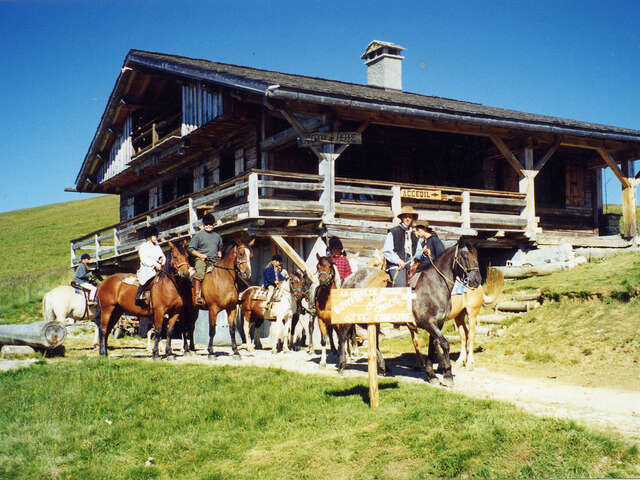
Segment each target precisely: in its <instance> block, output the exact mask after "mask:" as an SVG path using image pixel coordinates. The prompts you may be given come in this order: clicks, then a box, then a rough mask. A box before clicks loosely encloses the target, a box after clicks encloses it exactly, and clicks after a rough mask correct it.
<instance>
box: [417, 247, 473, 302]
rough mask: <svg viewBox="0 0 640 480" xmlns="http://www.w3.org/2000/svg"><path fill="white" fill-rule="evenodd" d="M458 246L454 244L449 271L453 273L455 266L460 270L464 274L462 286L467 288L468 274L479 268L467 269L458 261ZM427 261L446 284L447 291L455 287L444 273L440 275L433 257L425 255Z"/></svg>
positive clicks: (429, 254)
mask: <svg viewBox="0 0 640 480" xmlns="http://www.w3.org/2000/svg"><path fill="white" fill-rule="evenodd" d="M459 247H460V246H459V245H457V244H456V252H455V254H454V256H453V264H452V265H451V271H453V270H454V269H455V267H456V266H458V267H460V269H461V270H462V271H463V272H464V275H463V277H462V279H461V282H462V284H463V285H464V286H465V287H467V285H468V283H469V274H470V273H471V272H473V271H474V270H478V271H480V268H479V267H471V268H467V267H466V266H465V265H464V264H463V263H462V262H461V261H460V255H458V253H459ZM427 255H428V257H429V260H431V265H432V266H433V268H434V269H435V271H436V272H438V274H439V275H440V276H441V277H442V278H443V279H444V281H445V282H446V285H447V288H448V289H449V291H451V290H453V287H454V286H455V281H454V280H452V279H450V278H447V277H446V275H445V274H444V273H442V272H441V271H440V270H439V269H438V267H436V264H435V262H434V259H433V257H432V256H431V253H430V252H429V253H427ZM449 284H451V287H449Z"/></svg>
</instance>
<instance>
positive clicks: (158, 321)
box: [96, 242, 190, 358]
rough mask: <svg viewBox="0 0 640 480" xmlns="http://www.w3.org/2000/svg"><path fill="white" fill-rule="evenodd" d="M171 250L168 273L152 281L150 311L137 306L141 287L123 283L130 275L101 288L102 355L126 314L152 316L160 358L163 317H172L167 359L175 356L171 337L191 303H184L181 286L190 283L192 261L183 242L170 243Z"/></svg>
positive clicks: (155, 348) (98, 319)
mask: <svg viewBox="0 0 640 480" xmlns="http://www.w3.org/2000/svg"><path fill="white" fill-rule="evenodd" d="M185 243H186V242H185ZM169 247H170V249H171V250H170V251H169V254H168V255H167V262H166V266H165V270H164V271H162V272H159V273H158V274H157V275H156V277H155V278H154V280H153V282H152V286H151V300H150V305H149V307H148V308H142V307H139V306H138V305H136V303H135V297H136V290H137V288H138V287H137V285H131V284H130V283H126V282H125V281H124V280H125V279H126V278H128V277H131V276H132V275H131V274H129V273H116V274H115V275H112V276H111V277H109V278H107V279H106V280H105V281H103V282H102V283H101V284H100V287H98V291H97V293H96V297H97V299H98V313H97V315H96V324H97V326H98V335H99V344H100V355H103V356H107V337H108V336H109V333H110V332H111V329H112V328H113V327H114V326H115V324H116V323H118V320H119V318H120V316H121V315H122V314H123V313H125V312H126V313H130V314H132V315H137V316H140V317H149V316H153V328H154V333H155V343H154V346H153V352H152V355H153V358H157V357H158V343H159V341H160V332H161V331H162V326H163V320H164V316H165V315H169V321H168V324H167V348H166V356H167V357H171V356H172V352H171V336H172V334H173V329H174V326H175V324H176V322H177V321H178V318H179V316H180V314H181V313H183V309H184V307H185V303H187V304H188V303H190V300H189V299H187V300H186V301H185V299H184V298H183V297H184V296H185V295H184V294H183V293H182V292H183V290H182V287H181V286H180V285H179V283H178V282H185V281H188V278H189V262H188V256H187V251H186V248H185V244H184V243H183V244H182V245H180V246H176V245H174V244H173V243H172V242H169ZM174 272H175V274H174ZM186 297H189V295H186ZM98 322H99V323H98ZM185 351H186V350H185Z"/></svg>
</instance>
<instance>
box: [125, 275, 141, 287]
mask: <svg viewBox="0 0 640 480" xmlns="http://www.w3.org/2000/svg"><path fill="white" fill-rule="evenodd" d="M122 281H123V282H124V283H126V284H127V285H133V286H135V287H139V286H140V282H139V281H138V277H136V276H135V275H131V276H130V277H125V278H123V279H122Z"/></svg>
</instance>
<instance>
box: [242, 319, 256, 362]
mask: <svg viewBox="0 0 640 480" xmlns="http://www.w3.org/2000/svg"><path fill="white" fill-rule="evenodd" d="M250 322H251V312H246V313H245V314H244V322H242V323H243V325H242V326H243V329H244V338H245V340H244V341H245V344H246V345H247V352H250V353H253V351H254V346H253V338H252V337H251V323H250Z"/></svg>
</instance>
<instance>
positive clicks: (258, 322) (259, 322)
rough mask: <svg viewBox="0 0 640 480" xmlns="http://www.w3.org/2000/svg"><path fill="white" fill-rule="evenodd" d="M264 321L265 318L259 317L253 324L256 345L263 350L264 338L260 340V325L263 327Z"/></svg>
mask: <svg viewBox="0 0 640 480" xmlns="http://www.w3.org/2000/svg"><path fill="white" fill-rule="evenodd" d="M263 323H264V319H258V320H256V321H255V322H254V323H253V325H251V328H252V330H251V331H252V332H253V333H252V337H253V341H254V343H255V346H256V348H257V349H258V350H262V340H260V327H262V324H263Z"/></svg>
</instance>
